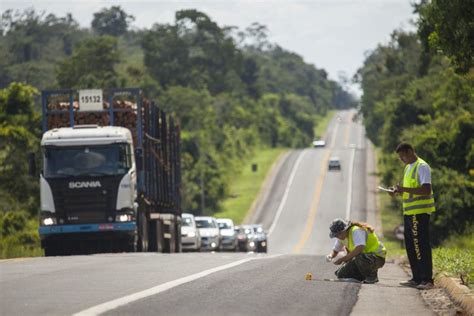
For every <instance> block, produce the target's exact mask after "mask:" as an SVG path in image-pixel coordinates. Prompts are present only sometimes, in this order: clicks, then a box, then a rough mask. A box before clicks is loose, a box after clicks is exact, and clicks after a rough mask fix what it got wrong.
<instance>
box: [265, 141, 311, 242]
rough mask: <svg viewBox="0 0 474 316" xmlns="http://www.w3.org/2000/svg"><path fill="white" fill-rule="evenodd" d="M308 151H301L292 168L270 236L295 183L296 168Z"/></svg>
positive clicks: (269, 232) (269, 231) (270, 229)
mask: <svg viewBox="0 0 474 316" xmlns="http://www.w3.org/2000/svg"><path fill="white" fill-rule="evenodd" d="M306 152H307V151H306V150H303V151H302V152H301V154H300V155H299V157H298V159H297V160H296V163H295V165H294V166H293V169H292V170H291V175H290V180H288V183H287V184H286V188H285V193H284V194H283V198H282V199H281V202H280V205H279V206H278V210H277V213H276V215H275V218H274V219H273V223H272V225H271V226H270V228H269V229H268V234H267V235H268V236H270V235H271V234H272V233H273V230H274V229H275V226H276V224H277V222H278V219H279V218H280V215H281V212H282V210H283V207H284V206H285V203H286V199H287V198H288V193H289V192H290V187H291V185H292V184H293V179H294V178H295V174H296V169H298V166H299V164H300V162H301V158H302V157H303V155H304V154H305V153H306Z"/></svg>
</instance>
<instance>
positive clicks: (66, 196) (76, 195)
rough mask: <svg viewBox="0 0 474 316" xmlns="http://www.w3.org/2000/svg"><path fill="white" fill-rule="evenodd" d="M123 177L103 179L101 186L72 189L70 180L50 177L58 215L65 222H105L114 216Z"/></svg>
mask: <svg viewBox="0 0 474 316" xmlns="http://www.w3.org/2000/svg"><path fill="white" fill-rule="evenodd" d="M120 180H121V177H120V178H118V179H117V177H111V178H110V179H108V178H104V179H101V180H100V182H101V187H100V188H79V189H77V188H76V189H70V188H69V186H68V183H69V181H68V180H64V179H54V180H51V179H49V180H48V182H49V184H50V186H51V190H52V193H53V199H54V206H55V208H56V215H57V216H58V218H59V219H63V220H64V222H65V224H85V223H104V222H106V221H107V217H108V216H113V215H114V213H115V206H116V201H117V191H118V186H119V183H120Z"/></svg>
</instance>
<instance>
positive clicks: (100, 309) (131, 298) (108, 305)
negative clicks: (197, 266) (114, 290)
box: [73, 255, 281, 316]
mask: <svg viewBox="0 0 474 316" xmlns="http://www.w3.org/2000/svg"><path fill="white" fill-rule="evenodd" d="M279 256H281V255H272V256H265V257H254V258H246V259H242V260H239V261H234V262H231V263H228V264H225V265H222V266H218V267H215V268H211V269H208V270H205V271H201V272H198V273H195V274H192V275H188V276H185V277H182V278H179V279H176V280H173V281H169V282H166V283H163V284H160V285H157V286H154V287H152V288H149V289H146V290H143V291H140V292H136V293H133V294H129V295H126V296H123V297H120V298H117V299H114V300H111V301H108V302H105V303H101V304H99V305H96V306H93V307H90V308H88V309H85V310H82V311H80V312H78V313H75V314H73V316H86V315H87V316H92V315H100V314H103V313H105V312H108V311H111V310H114V309H116V308H119V307H121V306H124V305H126V304H129V303H132V302H135V301H138V300H140V299H144V298H147V297H149V296H152V295H156V294H159V293H162V292H165V291H167V290H170V289H172V288H174V287H177V286H179V285H183V284H186V283H189V282H192V281H195V280H197V279H200V278H203V277H206V276H208V275H211V274H213V273H216V272H220V271H223V270H227V269H230V268H233V267H236V266H239V265H241V264H244V263H247V262H250V261H253V260H261V259H273V258H276V257H279Z"/></svg>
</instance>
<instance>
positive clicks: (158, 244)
mask: <svg viewBox="0 0 474 316" xmlns="http://www.w3.org/2000/svg"><path fill="white" fill-rule="evenodd" d="M148 228H149V230H148V250H149V251H154V252H163V247H164V245H163V243H164V241H163V225H162V222H161V221H160V220H155V221H150V222H149V225H148Z"/></svg>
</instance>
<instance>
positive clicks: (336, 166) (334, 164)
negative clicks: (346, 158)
mask: <svg viewBox="0 0 474 316" xmlns="http://www.w3.org/2000/svg"><path fill="white" fill-rule="evenodd" d="M328 169H329V170H341V161H340V160H339V158H338V157H331V158H330V159H329V165H328Z"/></svg>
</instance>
